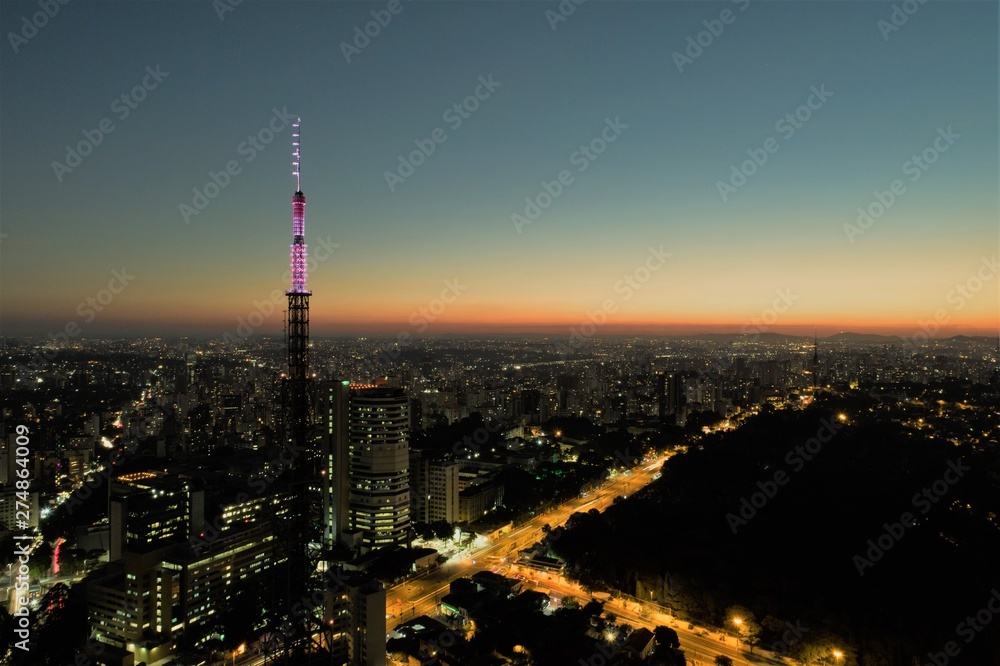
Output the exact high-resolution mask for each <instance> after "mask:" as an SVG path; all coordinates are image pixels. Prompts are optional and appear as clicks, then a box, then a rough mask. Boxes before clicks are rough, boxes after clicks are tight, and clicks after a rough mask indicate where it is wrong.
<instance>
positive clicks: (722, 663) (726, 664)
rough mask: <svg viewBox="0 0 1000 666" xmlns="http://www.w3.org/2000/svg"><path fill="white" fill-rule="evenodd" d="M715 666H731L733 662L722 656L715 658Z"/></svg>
mask: <svg viewBox="0 0 1000 666" xmlns="http://www.w3.org/2000/svg"><path fill="white" fill-rule="evenodd" d="M715 666H733V660H732V659H731V658H730V657H727V656H726V655H724V654H720V655H719V656H718V657H716V658H715Z"/></svg>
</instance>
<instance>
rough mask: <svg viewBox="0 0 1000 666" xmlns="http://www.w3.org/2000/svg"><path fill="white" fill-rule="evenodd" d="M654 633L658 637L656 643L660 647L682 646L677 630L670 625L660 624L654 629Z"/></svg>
mask: <svg viewBox="0 0 1000 666" xmlns="http://www.w3.org/2000/svg"><path fill="white" fill-rule="evenodd" d="M653 635H654V636H655V637H656V645H657V646H658V647H664V648H678V647H680V646H681V641H680V638H679V637H678V636H677V632H676V631H674V630H673V629H671V628H670V627H664V626H663V625H660V626H658V627H657V628H656V629H654V630H653Z"/></svg>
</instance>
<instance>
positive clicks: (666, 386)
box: [656, 372, 687, 424]
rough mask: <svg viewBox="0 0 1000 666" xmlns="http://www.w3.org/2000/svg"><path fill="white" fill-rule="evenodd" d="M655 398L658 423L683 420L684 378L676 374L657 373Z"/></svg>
mask: <svg viewBox="0 0 1000 666" xmlns="http://www.w3.org/2000/svg"><path fill="white" fill-rule="evenodd" d="M656 387H657V394H658V395H657V397H658V398H659V408H660V421H661V422H662V423H670V424H673V423H677V422H678V421H680V420H683V418H684V410H685V406H686V405H687V393H686V388H685V386H684V378H683V377H682V376H681V375H680V373H677V372H665V373H659V374H658V375H657V376H656Z"/></svg>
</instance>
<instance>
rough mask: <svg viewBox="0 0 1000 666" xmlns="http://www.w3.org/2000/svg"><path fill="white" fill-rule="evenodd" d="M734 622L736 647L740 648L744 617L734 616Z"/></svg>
mask: <svg viewBox="0 0 1000 666" xmlns="http://www.w3.org/2000/svg"><path fill="white" fill-rule="evenodd" d="M733 624H735V625H736V649H737V650H739V649H740V627H742V626H743V619H742V618H738V617H734V618H733Z"/></svg>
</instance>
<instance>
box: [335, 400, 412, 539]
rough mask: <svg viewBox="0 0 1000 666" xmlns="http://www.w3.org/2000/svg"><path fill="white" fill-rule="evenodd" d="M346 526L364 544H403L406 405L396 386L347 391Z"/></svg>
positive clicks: (407, 431)
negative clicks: (347, 477)
mask: <svg viewBox="0 0 1000 666" xmlns="http://www.w3.org/2000/svg"><path fill="white" fill-rule="evenodd" d="M349 402H350V404H349V415H348V465H349V470H348V473H349V477H350V492H349V500H348V501H349V516H348V527H349V529H350V530H351V531H352V532H354V533H355V534H356V535H357V536H358V537H359V541H360V546H361V548H362V549H363V550H365V551H368V550H373V549H376V548H382V547H384V546H393V545H403V544H405V543H406V542H407V539H408V536H409V531H410V486H409V460H410V459H409V449H410V441H409V440H410V409H409V399H408V398H407V397H406V394H405V393H404V392H403V391H402V390H401V389H393V388H375V389H361V390H356V391H352V392H351V395H350V401H349Z"/></svg>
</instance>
